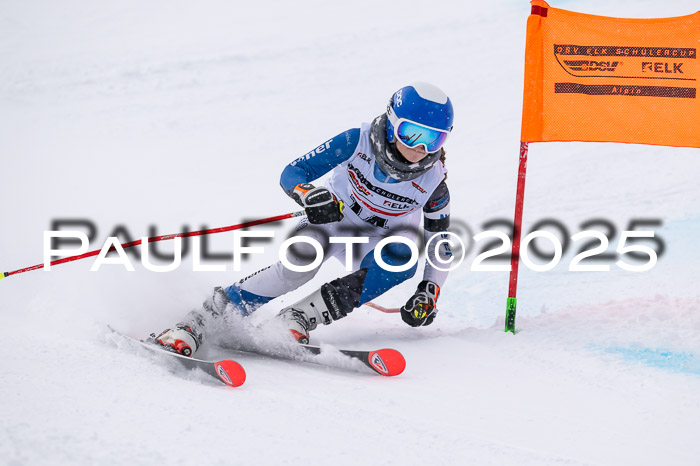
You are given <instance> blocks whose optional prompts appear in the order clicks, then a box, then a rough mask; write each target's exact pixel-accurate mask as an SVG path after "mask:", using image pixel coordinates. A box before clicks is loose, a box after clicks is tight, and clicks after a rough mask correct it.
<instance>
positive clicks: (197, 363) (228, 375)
mask: <svg viewBox="0 0 700 466" xmlns="http://www.w3.org/2000/svg"><path fill="white" fill-rule="evenodd" d="M108 328H109V330H110V331H112V332H113V333H114V334H116V335H118V336H120V337H121V338H124V339H126V340H128V341H129V342H130V343H133V344H137V345H139V346H140V347H142V348H146V349H147V350H149V351H151V352H154V353H156V354H158V355H162V356H163V357H166V356H167V357H170V358H174V360H176V361H177V362H178V363H180V364H181V365H182V366H183V367H185V368H187V369H201V370H202V371H204V372H206V373H207V374H209V375H211V376H212V377H214V378H216V380H219V381H221V382H223V383H225V384H226V385H228V386H231V387H240V386H241V385H243V383H244V382H245V379H246V374H245V370H244V369H243V366H241V365H240V364H238V363H237V362H236V361H231V360H228V359H224V360H221V361H205V360H203V359H196V358H191V357H186V356H182V355H181V354H178V353H175V352H173V351H168V350H166V349H164V348H163V347H162V346H160V345H158V344H157V343H151V342H149V341H141V340H137V339H135V338H131V337H130V336H128V335H124V334H123V333H120V332H117V331H116V330H114V329H113V328H112V327H108Z"/></svg>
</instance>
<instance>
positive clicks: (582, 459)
mask: <svg viewBox="0 0 700 466" xmlns="http://www.w3.org/2000/svg"><path fill="white" fill-rule="evenodd" d="M552 4H553V6H557V7H561V8H566V9H570V10H574V11H582V12H586V13H591V14H598V15H607V16H627V17H662V16H676V15H684V14H690V13H693V12H694V11H695V10H696V9H697V1H693V0H673V1H667V2H663V3H659V2H656V1H652V0H614V1H609V0H608V1H603V0H589V1H582V0H569V1H564V0H561V1H558V2H552ZM528 14H529V3H528V2H527V1H525V0H521V1H518V2H515V1H508V0H495V1H491V2H487V3H484V2H471V1H469V2H464V1H458V0H451V1H445V2H437V3H435V4H434V5H431V6H430V7H428V6H427V4H426V3H425V2H418V1H414V0H406V1H404V2H401V3H400V4H396V3H393V2H392V3H389V2H386V3H384V2H370V1H365V0H361V1H356V2H352V3H351V4H350V3H348V4H344V5H341V4H338V3H330V2H322V1H318V0H302V1H300V2H287V3H282V2H279V3H277V2H273V3H270V2H247V3H242V2H228V1H223V0H220V1H216V0H211V1H204V2H187V1H183V0H171V1H168V2H165V1H162V2H137V1H135V0H124V1H120V2H88V1H77V0H74V1H64V2H39V1H9V0H8V1H5V2H3V7H2V8H1V9H0V38H1V39H2V40H0V59H1V60H2V63H3V66H2V67H1V68H0V102H1V105H0V154H1V157H2V168H1V169H0V186H1V190H0V192H1V193H2V194H1V196H2V202H1V203H0V219H2V228H0V269H2V270H7V271H9V270H15V269H18V268H21V267H26V266H30V265H34V264H36V263H39V262H41V261H42V260H43V258H42V250H43V243H42V235H43V231H44V230H49V229H50V227H51V221H52V220H54V219H66V218H87V219H91V220H92V221H93V222H95V224H96V225H97V227H98V236H99V239H98V240H97V241H95V242H93V243H92V244H91V246H92V247H91V249H95V248H98V247H100V246H101V245H102V243H103V242H104V240H105V238H106V237H107V236H108V235H109V234H110V233H111V232H112V231H113V230H114V229H115V228H116V226H117V225H123V226H125V227H126V228H127V229H128V232H129V233H130V235H131V237H132V238H136V237H139V236H147V235H149V234H165V233H175V232H179V231H182V230H183V229H188V228H189V229H199V228H201V227H202V225H207V226H208V227H216V226H225V225H230V224H234V223H239V222H240V221H242V220H243V219H252V218H258V217H261V216H272V215H278V214H282V213H285V212H289V211H293V210H295V209H296V208H297V207H296V205H295V204H293V203H292V202H290V201H289V200H288V199H287V197H286V196H285V195H284V194H283V193H282V192H281V190H280V189H279V186H278V177H279V174H280V172H281V170H282V167H283V166H284V164H286V163H288V162H289V161H290V160H292V159H293V158H295V157H297V156H299V155H301V154H303V153H305V152H307V151H308V150H310V149H312V148H313V147H315V146H316V145H318V144H320V143H322V142H323V141H325V140H326V139H327V138H328V137H330V136H332V135H335V134H337V133H339V132H340V131H343V130H345V129H347V128H349V127H353V126H358V125H359V123H360V122H362V121H371V119H372V118H373V117H375V116H376V115H378V114H379V113H381V112H382V111H383V110H384V107H385V105H386V101H387V100H388V98H389V96H390V95H391V93H392V92H393V91H395V90H396V89H397V88H398V87H400V86H402V85H404V84H406V83H408V82H411V81H414V80H424V81H430V82H433V83H435V84H437V85H438V86H440V87H441V88H442V89H444V90H445V91H446V92H447V93H448V95H450V97H451V99H452V101H453V102H454V105H455V109H456V112H457V114H456V126H455V131H454V134H453V135H452V136H451V138H450V140H449V142H448V145H447V149H448V168H449V170H450V175H449V176H450V178H449V181H450V190H451V193H452V209H453V217H454V218H455V219H459V220H461V221H462V222H465V223H467V224H468V225H469V227H470V228H471V230H472V234H476V233H478V232H480V231H482V230H483V228H482V225H483V224H484V223H485V222H488V221H490V220H493V219H510V218H512V213H513V202H514V197H515V181H516V172H517V160H518V141H519V124H520V112H521V98H522V68H523V65H522V60H523V50H524V38H525V21H526V18H527V16H528ZM699 155H700V154H699V153H698V150H697V149H674V148H663V147H652V146H648V147H647V146H638V145H624V144H582V143H570V144H555V143H552V144H539V145H535V144H533V145H532V146H531V150H530V160H529V162H530V163H529V167H528V179H527V189H526V202H525V225H524V228H525V231H529V229H530V227H531V226H532V225H533V224H534V223H535V222H537V221H539V220H542V219H544V218H555V219H558V220H560V221H561V222H563V223H564V224H565V225H566V227H567V228H568V230H569V235H573V234H574V233H576V232H578V231H580V230H581V227H580V225H581V224H582V223H584V222H586V221H589V220H591V219H594V218H604V219H608V220H610V221H611V222H612V223H613V224H614V225H615V226H616V227H617V230H618V232H619V231H621V230H624V229H626V227H627V224H628V222H629V221H630V219H634V218H652V219H661V220H662V221H663V225H662V226H661V227H658V228H655V230H656V234H657V236H658V237H661V238H662V239H663V240H664V242H665V244H666V251H665V253H664V254H663V256H662V257H661V258H660V259H659V262H658V264H657V265H656V266H655V267H654V268H653V269H652V270H651V271H648V272H643V273H630V272H624V271H622V270H620V269H618V268H617V267H616V266H615V265H614V264H613V262H614V261H610V262H609V263H610V265H611V271H610V272H598V273H595V272H578V273H574V272H569V271H568V270H567V269H568V267H567V264H568V263H569V262H570V261H571V258H572V257H573V255H574V252H573V250H574V248H573V247H572V248H570V250H569V252H568V253H567V254H565V256H564V258H563V260H562V263H560V264H559V265H558V266H557V267H556V268H555V269H553V270H552V271H549V272H543V273H537V272H533V271H531V270H528V269H526V268H522V267H521V273H520V286H519V293H518V298H519V299H518V319H517V327H518V330H519V332H518V333H517V334H516V335H515V336H513V335H511V334H505V333H504V332H503V320H504V319H503V315H504V308H505V298H506V291H507V280H508V276H507V273H505V272H490V273H486V272H471V271H470V270H469V264H470V263H471V262H472V261H473V260H474V258H475V257H476V254H477V249H478V248H481V245H479V247H478V248H472V249H471V252H470V254H469V256H468V257H467V259H466V261H465V264H464V265H463V266H462V267H461V268H460V269H459V270H457V271H455V272H453V273H452V274H451V276H450V277H449V279H448V281H447V283H446V284H445V286H444V289H443V296H442V297H441V300H440V314H439V316H438V318H437V319H436V321H435V323H434V324H433V325H432V326H430V327H426V328H421V329H412V328H408V327H407V326H406V325H405V324H403V322H401V320H400V318H399V317H398V316H397V315H395V314H383V313H380V312H377V311H375V310H372V309H369V308H362V309H358V310H356V311H355V312H353V314H352V315H351V316H350V317H348V318H347V319H345V320H343V321H342V322H339V323H336V324H334V325H332V326H328V327H325V328H321V329H318V330H317V331H316V332H314V334H313V335H312V337H313V340H314V341H316V342H323V343H328V344H332V345H335V346H337V347H346V348H358V349H364V348H374V347H395V348H397V349H399V350H400V351H402V352H403V353H404V354H405V356H406V359H407V361H408V366H407V369H406V371H405V372H404V374H403V375H401V376H399V377H395V378H391V379H389V378H384V377H379V376H375V375H372V374H369V373H359V372H351V371H344V370H340V369H332V368H324V367H319V366H315V365H310V364H298V363H292V362H289V361H279V360H270V359H268V358H261V357H256V356H240V355H236V359H237V360H238V361H239V362H241V363H242V364H243V365H244V366H245V368H246V370H247V372H248V381H247V382H246V384H245V385H244V386H243V387H241V388H238V389H230V388H226V387H222V386H221V385H220V384H217V383H216V382H212V381H211V380H209V379H207V378H206V376H204V375H203V374H201V373H191V374H184V375H180V376H178V375H173V374H171V373H170V372H169V371H168V369H167V368H165V367H162V366H160V365H158V364H156V363H155V362H154V361H153V360H151V359H149V358H147V357H144V356H143V355H139V354H132V353H129V352H126V351H119V350H117V347H116V346H115V344H114V343H113V342H112V341H111V340H110V339H109V338H108V337H107V336H106V333H107V332H106V325H107V324H111V325H113V326H115V327H116V328H118V329H120V330H122V331H124V332H126V333H129V334H131V335H135V336H145V335H147V334H148V333H150V332H153V331H160V330H162V329H163V328H166V327H167V326H169V325H171V324H173V323H174V322H176V321H177V320H178V319H179V318H180V317H181V316H182V315H183V314H184V313H186V312H187V311H188V310H189V309H190V308H192V307H195V306H197V305H198V304H199V303H200V302H201V301H202V300H203V298H204V296H205V295H206V294H207V293H208V291H209V290H210V289H211V288H212V287H213V286H215V285H228V284H230V283H232V282H233V281H234V280H236V279H238V278H240V277H242V276H243V275H245V274H247V273H251V272H253V271H255V270H257V269H258V268H259V267H261V266H264V265H266V264H267V263H270V262H271V261H273V260H275V257H276V248H275V246H276V245H279V244H280V243H281V241H282V240H283V239H284V237H285V236H286V235H287V234H289V232H290V231H291V229H292V228H293V225H294V222H293V221H289V220H288V221H286V222H282V223H280V224H277V225H274V226H273V225H271V226H269V228H267V227H266V228H263V227H260V229H266V230H272V231H275V233H276V239H275V241H274V243H270V244H267V245H266V253H265V254H264V255H257V256H254V257H253V258H252V259H251V260H249V261H247V262H246V265H245V271H244V272H234V271H232V264H231V263H230V261H224V262H222V263H224V264H226V265H227V267H228V271H227V272H193V271H192V257H191V255H188V256H187V258H186V259H185V260H184V261H183V265H182V266H181V267H180V268H179V269H178V270H176V271H173V272H169V273H161V274H158V273H154V272H149V271H146V270H144V268H143V267H142V266H140V265H139V264H136V271H135V272H126V271H125V270H124V269H123V267H121V266H115V265H105V266H103V268H102V269H101V270H100V272H98V273H90V272H89V268H90V266H91V265H92V260H83V261H79V262H73V263H70V264H65V265H61V266H57V267H54V268H53V270H52V271H51V272H48V273H47V272H43V271H34V272H28V273H24V274H20V275H17V276H13V277H10V278H7V279H4V280H3V281H2V282H0V288H1V289H0V312H1V316H2V323H3V330H4V331H3V332H2V343H3V345H2V346H3V348H5V357H4V358H3V360H2V363H1V364H2V366H1V367H2V381H1V382H0V412H2V424H1V425H0V463H3V464H13V465H19V464H98V463H99V464H123V463H127V462H128V463H132V464H275V465H277V464H306V465H321V464H323V465H326V464H478V465H483V464H498V465H503V464H519V465H520V464H538V465H539V464H571V465H579V464H610V465H613V464H614V465H619V464H635V465H638V464H654V465H656V464H674V465H683V464H685V465H690V464H698V457H699V456H700V444H699V443H698V441H697V436H698V430H699V429H700V397H698V394H700V294H699V292H698V289H699V288H700V286H699V285H700V279H699V278H698V277H699V275H698V272H697V269H696V266H697V263H698V261H699V260H700V247H698V243H697V236H698V233H700V205H699V204H698V199H700V187H699V186H698V183H697V175H698V173H700V157H699ZM151 227H153V230H154V231H149V228H151ZM618 236H619V235H618ZM616 242H617V238H615V239H613V238H611V247H610V251H613V250H614V248H615V245H616ZM231 244H232V234H230V233H226V234H221V235H218V236H216V237H211V238H210V242H209V247H210V250H212V251H214V252H218V253H222V252H230V251H231ZM158 247H159V250H162V251H167V250H168V248H172V246H171V245H170V246H166V245H165V244H163V243H159V246H158ZM577 247H578V245H577ZM341 274H343V269H342V267H341V266H340V264H335V263H333V264H328V265H327V266H325V267H324V269H323V270H322V271H321V273H319V275H318V276H317V278H316V279H315V280H314V281H313V282H312V283H311V284H309V285H308V286H307V287H305V288H304V289H302V290H299V291H297V292H295V293H291V294H290V295H288V296H285V297H283V298H281V299H279V300H276V301H275V302H273V303H272V304H269V305H267V306H265V307H264V308H263V309H261V310H260V311H259V312H258V313H257V314H256V315H255V316H254V317H253V318H252V319H253V320H254V322H262V321H265V320H267V319H269V318H270V317H271V316H272V315H274V314H275V313H276V312H277V311H278V310H279V309H280V307H281V306H283V305H284V304H287V303H290V302H294V300H296V299H299V298H300V297H301V296H303V295H305V294H307V293H308V292H310V291H311V290H313V289H314V287H315V286H319V285H320V284H321V283H323V282H324V281H327V280H329V279H331V278H333V277H336V276H339V275H341ZM416 282H417V279H414V280H413V281H411V282H410V283H407V284H404V285H402V286H400V287H398V288H397V289H395V290H392V291H391V292H389V293H387V294H386V295H385V296H382V297H381V298H379V299H378V300H377V302H378V303H379V304H382V305H384V306H389V307H396V306H398V305H400V304H401V303H403V302H404V301H405V300H406V298H407V297H408V296H409V295H410V293H411V292H412V289H413V287H414V286H415V283H416Z"/></svg>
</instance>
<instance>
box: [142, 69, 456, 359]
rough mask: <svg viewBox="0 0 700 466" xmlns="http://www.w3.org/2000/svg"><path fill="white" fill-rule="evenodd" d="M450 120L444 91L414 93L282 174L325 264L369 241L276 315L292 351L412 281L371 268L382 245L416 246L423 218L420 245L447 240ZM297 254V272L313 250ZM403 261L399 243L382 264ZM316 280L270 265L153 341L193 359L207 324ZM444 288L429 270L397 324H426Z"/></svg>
mask: <svg viewBox="0 0 700 466" xmlns="http://www.w3.org/2000/svg"><path fill="white" fill-rule="evenodd" d="M453 118H454V114H453V109H452V102H451V101H450V99H449V98H448V97H447V95H446V94H445V93H444V92H443V91H441V90H440V89H439V88H437V87H436V86H434V85H432V84H428V83H423V82H417V83H413V84H411V85H409V86H405V87H402V88H401V89H399V90H398V91H397V92H396V93H394V94H393V96H392V98H391V99H390V101H389V104H388V106H387V110H386V113H385V114H382V115H380V116H378V117H376V118H375V119H374V120H373V121H372V123H371V124H368V123H363V124H362V126H361V127H360V128H352V129H350V130H348V131H345V132H344V133H340V134H339V135H338V136H335V137H333V138H332V139H329V140H328V141H326V142H325V143H324V144H322V145H320V146H318V147H317V148H316V149H314V150H312V151H310V152H308V153H307V154H305V155H303V156H301V157H299V158H297V159H296V160H294V161H293V162H292V163H290V164H289V165H287V166H286V167H285V169H284V171H283V172H282V176H281V180H280V184H281V186H282V189H283V190H284V191H285V192H286V193H287V195H289V196H290V197H291V198H292V199H294V200H295V201H296V202H297V203H298V204H299V205H301V206H302V207H304V209H305V212H306V218H305V219H303V220H302V221H301V222H300V225H299V227H298V229H299V231H301V232H302V234H304V236H309V237H311V238H314V239H316V240H317V241H319V242H320V243H324V242H325V243H327V244H328V246H327V247H326V250H325V254H324V261H325V260H327V259H328V258H330V257H337V258H339V259H340V260H344V259H346V257H347V256H346V255H345V244H343V243H328V238H329V237H348V236H352V235H349V234H348V233H349V232H350V233H352V234H353V235H356V236H363V237H367V238H368V239H369V241H368V242H365V243H357V244H353V245H349V246H348V247H350V246H352V247H353V250H354V251H356V252H357V254H356V255H355V256H354V257H353V258H352V264H353V270H354V271H353V272H352V273H350V274H349V275H346V276H344V277H340V278H336V279H334V280H331V281H329V282H327V283H325V284H324V285H322V286H321V287H320V288H319V289H317V290H316V291H314V292H313V293H311V294H310V295H308V296H307V297H305V298H304V299H302V300H300V301H299V302H297V303H295V304H292V305H291V306H288V307H286V308H284V309H282V311H281V312H280V313H279V314H278V315H277V317H278V318H279V319H280V320H281V321H282V322H284V323H285V324H286V325H287V326H288V327H289V331H290V333H291V334H292V335H293V336H294V338H295V339H296V340H297V341H299V342H301V343H308V340H309V332H310V331H311V330H314V329H315V328H316V327H317V325H318V324H319V323H322V324H324V325H328V324H330V323H332V322H334V321H336V320H339V319H342V318H343V317H345V316H346V315H347V314H348V313H350V312H351V311H352V310H353V309H354V308H357V307H359V306H361V305H362V304H364V303H367V302H369V301H370V300H372V299H374V298H376V297H377V296H379V295H381V294H383V293H385V292H386V291H388V290H389V289H391V288H393V287H395V286H396V285H398V284H400V283H402V282H404V281H405V280H407V279H409V278H411V277H412V276H413V275H415V272H416V270H417V264H415V265H414V266H413V267H412V268H410V269H409V270H406V271H403V272H391V271H388V270H385V269H384V268H383V267H381V266H380V265H379V264H378V263H377V261H376V260H375V258H374V248H375V246H376V245H377V243H378V242H379V241H380V240H382V239H383V238H385V237H387V236H402V237H404V238H406V239H408V240H411V241H413V242H414V243H415V242H416V239H417V236H418V235H419V234H420V231H419V230H418V227H419V225H420V220H421V216H422V217H423V235H424V238H425V240H426V241H427V239H428V238H430V237H432V236H433V235H435V234H436V233H440V232H445V231H447V228H448V227H449V218H450V216H449V210H450V207H449V203H450V195H449V191H448V189H447V184H446V182H445V180H446V178H447V170H446V168H445V165H444V163H445V151H444V149H443V144H444V143H445V140H446V139H447V136H448V135H449V134H450V132H451V131H452V123H453ZM328 172H331V175H330V178H329V180H328V181H327V183H326V186H315V185H313V184H311V182H312V181H314V180H316V179H318V178H320V177H321V176H323V175H325V174H326V173H328ZM421 211H422V215H421ZM309 223H310V224H312V225H313V227H312V226H311V225H309ZM295 247H296V248H297V254H296V255H292V257H289V258H288V260H289V261H290V263H292V264H294V265H304V264H305V263H308V257H309V256H310V257H312V258H313V257H315V250H314V249H313V248H312V246H311V245H310V244H308V243H301V242H300V243H297V244H296V245H295ZM431 249H433V248H429V250H428V251H427V254H428V258H430V259H432V263H433V264H435V263H436V261H435V259H436V257H435V256H436V252H435V250H434V249H433V250H431ZM437 255H438V256H439V257H440V258H441V260H442V261H443V262H444V261H447V260H449V257H450V256H451V252H450V250H449V245H448V244H447V243H446V242H442V243H441V245H440V247H439V249H438V251H437ZM305 256H306V260H304V257H305ZM410 257H411V250H410V248H409V246H408V245H407V244H403V243H399V242H391V243H389V244H388V245H387V246H385V247H383V248H382V250H381V258H382V260H383V261H384V262H385V264H389V265H391V266H398V265H403V264H406V263H407V262H408V259H409V258H410ZM317 272H318V267H317V268H316V269H314V270H311V271H308V272H297V271H292V270H290V269H288V268H286V267H285V266H284V265H283V264H282V263H281V262H277V263H276V264H274V265H271V266H269V267H266V268H264V269H262V270H260V271H258V272H256V273H254V274H252V275H250V276H248V277H245V278H243V279H242V280H240V281H238V282H237V283H234V284H233V285H231V286H229V287H227V288H221V287H216V288H215V289H214V290H213V293H212V295H211V296H210V297H209V298H207V299H206V300H205V301H204V303H203V305H202V309H199V310H196V311H192V312H190V313H189V314H188V315H187V316H186V317H185V319H184V320H183V321H182V322H180V323H178V324H177V325H176V326H175V327H174V328H171V329H167V330H165V331H163V332H162V333H161V334H160V335H159V336H158V337H156V341H157V342H158V343H160V344H161V345H163V346H165V347H167V348H169V349H172V350H174V351H177V352H178V353H180V354H183V355H185V356H190V355H192V354H193V353H194V352H195V351H197V348H199V347H200V346H201V344H202V341H203V338H204V336H205V333H206V332H205V331H206V328H207V325H208V324H210V321H212V320H213V319H218V318H221V317H222V316H224V315H226V314H227V313H228V312H237V313H240V314H241V315H243V316H247V315H249V314H250V313H252V312H254V311H255V310H256V309H258V308H259V307H261V306H262V305H264V304H266V303H268V302H270V301H271V300H273V299H274V298H276V297H278V296H281V295H283V294H285V293H288V292H290V291H292V290H296V289H297V288H299V287H300V286H302V285H303V284H305V283H306V282H308V281H309V280H311V279H312V278H313V277H314V276H315V275H316V273H317ZM446 278H447V272H446V271H443V270H439V269H436V268H434V267H433V266H432V265H431V264H430V263H426V266H425V271H424V274H423V280H422V281H421V282H420V283H419V284H418V286H417V288H416V291H415V293H414V294H413V295H412V296H411V297H410V298H409V299H408V301H407V302H406V304H405V305H404V306H403V307H402V308H401V317H402V319H403V320H404V322H406V323H407V324H408V325H411V326H413V327H418V326H422V325H430V324H431V323H432V322H433V319H435V315H436V312H437V308H436V302H437V299H438V296H439V294H440V288H441V287H442V284H443V283H444V281H445V279H446Z"/></svg>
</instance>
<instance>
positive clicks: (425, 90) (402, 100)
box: [386, 82, 454, 152]
mask: <svg viewBox="0 0 700 466" xmlns="http://www.w3.org/2000/svg"><path fill="white" fill-rule="evenodd" d="M386 113H387V120H386V137H387V140H388V141H389V142H390V143H391V142H395V140H396V137H395V134H396V132H395V128H394V124H393V123H392V120H393V121H396V120H397V119H401V118H403V119H405V120H409V121H412V122H414V123H418V124H419V125H424V126H428V127H430V128H435V129H438V130H442V131H446V132H450V131H452V124H453V121H454V110H453V109H452V102H451V101H450V98H449V97H447V94H445V93H444V92H443V91H442V90H441V89H440V88H438V87H437V86H434V85H432V84H429V83H425V82H415V83H413V84H410V85H408V86H406V87H402V88H401V89H399V90H398V91H396V92H395V93H394V95H393V96H392V98H391V100H390V101H389V105H388V106H387V110H386ZM392 114H393V115H392ZM442 142H444V140H443V141H442ZM441 145H442V144H440V146H441ZM426 149H427V147H426ZM438 149H439V147H438V148H437V149H434V150H432V151H431V150H428V152H435V151H437V150H438Z"/></svg>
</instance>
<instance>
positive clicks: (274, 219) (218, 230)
mask: <svg viewBox="0 0 700 466" xmlns="http://www.w3.org/2000/svg"><path fill="white" fill-rule="evenodd" d="M304 214H305V213H304V211H303V210H300V211H299V212H290V213H288V214H284V215H277V216H275V217H268V218H262V219H259V220H252V221H250V222H244V223H239V224H238V225H230V226H227V227H220V228H212V229H209V230H198V231H188V232H184V233H176V234H173V235H161V236H153V237H151V238H146V242H147V243H155V242H156V241H165V240H169V239H174V238H188V237H190V236H202V235H211V234H213V233H223V232H225V231H232V230H240V229H241V228H248V227H253V226H256V225H262V224H264V223H272V222H278V221H280V220H285V219H287V218H293V217H301V216H302V215H304ZM142 242H143V240H141V239H137V240H136V241H131V242H128V243H123V244H122V245H121V246H122V248H124V249H126V248H130V247H132V246H137V245H139V244H141V243H142ZM114 250H115V248H114V246H112V247H111V248H110V249H109V251H114ZM100 251H101V249H97V250H95V251H90V252H86V253H84V254H79V255H77V256H69V257H64V258H62V259H56V260H55V261H52V262H51V263H50V264H49V265H52V266H53V265H59V264H65V263H66V262H73V261H77V260H79V259H85V258H86V257H93V256H96V255H98V254H99V253H100ZM43 267H44V264H37V265H33V266H31V267H25V268H23V269H18V270H13V271H12V272H2V273H0V280H2V279H3V278H5V277H9V276H10V275H16V274H18V273H23V272H29V271H32V270H37V269H41V268H43Z"/></svg>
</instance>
